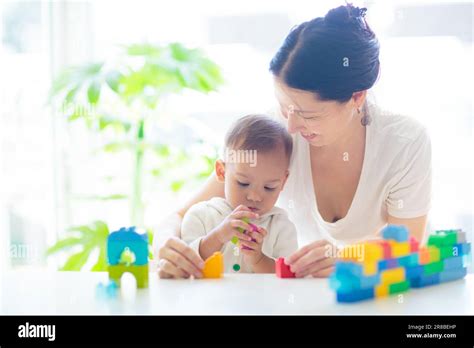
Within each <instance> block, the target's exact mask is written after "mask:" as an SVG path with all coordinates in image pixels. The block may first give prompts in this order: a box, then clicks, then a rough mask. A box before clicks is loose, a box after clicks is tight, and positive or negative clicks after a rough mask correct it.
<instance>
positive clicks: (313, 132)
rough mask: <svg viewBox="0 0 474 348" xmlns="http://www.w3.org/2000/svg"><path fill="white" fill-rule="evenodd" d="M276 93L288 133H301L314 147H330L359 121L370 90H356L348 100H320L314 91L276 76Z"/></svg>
mask: <svg viewBox="0 0 474 348" xmlns="http://www.w3.org/2000/svg"><path fill="white" fill-rule="evenodd" d="M274 85H275V96H276V98H277V100H278V103H279V104H280V108H281V112H282V114H283V116H284V117H285V118H286V119H287V128H288V132H289V133H291V134H293V133H300V134H301V136H302V137H303V138H305V139H306V140H307V141H308V142H309V143H310V144H311V145H313V146H318V147H320V146H326V145H329V144H331V143H333V142H335V141H337V140H338V139H341V138H342V137H345V136H347V134H348V131H350V127H351V125H353V122H354V121H357V122H359V120H360V116H361V115H359V114H358V113H357V107H361V105H362V104H363V102H364V100H365V95H366V91H363V92H356V93H354V96H353V97H352V99H350V100H349V101H348V102H346V103H339V102H337V101H319V100H317V98H316V96H315V95H314V93H311V92H307V91H303V90H299V89H294V88H291V87H288V86H287V85H286V84H285V83H284V82H282V81H281V80H280V79H278V78H275V79H274Z"/></svg>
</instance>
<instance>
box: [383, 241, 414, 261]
mask: <svg viewBox="0 0 474 348" xmlns="http://www.w3.org/2000/svg"><path fill="white" fill-rule="evenodd" d="M388 242H389V243H390V245H391V247H392V257H394V258H395V257H401V256H405V255H408V254H409V253H410V243H408V242H395V241H393V240H389V241H388Z"/></svg>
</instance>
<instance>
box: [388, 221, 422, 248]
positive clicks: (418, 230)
mask: <svg viewBox="0 0 474 348" xmlns="http://www.w3.org/2000/svg"><path fill="white" fill-rule="evenodd" d="M427 223H428V216H427V215H423V216H420V217H416V218H411V219H401V218H396V217H394V216H391V215H389V216H388V224H393V225H405V226H406V228H408V231H409V232H410V235H411V236H413V237H415V238H416V239H417V240H418V241H419V242H420V244H423V243H424V240H425V238H426V225H427Z"/></svg>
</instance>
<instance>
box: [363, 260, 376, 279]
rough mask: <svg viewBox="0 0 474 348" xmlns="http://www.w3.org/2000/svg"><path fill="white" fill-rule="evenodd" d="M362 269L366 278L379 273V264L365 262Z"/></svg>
mask: <svg viewBox="0 0 474 348" xmlns="http://www.w3.org/2000/svg"><path fill="white" fill-rule="evenodd" d="M362 267H363V272H362V273H363V275H364V276H372V275H374V274H376V273H377V272H378V262H376V261H369V262H364V263H363V264H362Z"/></svg>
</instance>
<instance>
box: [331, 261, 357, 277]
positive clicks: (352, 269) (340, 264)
mask: <svg viewBox="0 0 474 348" xmlns="http://www.w3.org/2000/svg"><path fill="white" fill-rule="evenodd" d="M362 271H363V268H362V265H361V264H357V263H355V262H344V261H336V264H335V272H336V273H344V272H349V273H351V274H353V275H356V276H361V275H362V273H363V272H362Z"/></svg>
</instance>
